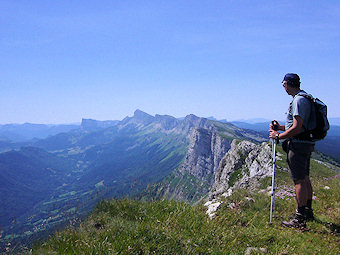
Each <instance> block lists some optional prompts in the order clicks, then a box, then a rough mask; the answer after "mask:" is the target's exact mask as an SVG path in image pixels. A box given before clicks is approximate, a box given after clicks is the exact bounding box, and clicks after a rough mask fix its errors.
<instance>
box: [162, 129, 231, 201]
mask: <svg viewBox="0 0 340 255" xmlns="http://www.w3.org/2000/svg"><path fill="white" fill-rule="evenodd" d="M189 141H190V143H189V148H188V151H187V154H186V157H185V160H184V162H183V164H182V165H181V166H180V167H179V169H178V170H176V171H174V173H173V174H172V175H171V176H170V177H169V178H168V179H167V180H166V181H164V182H163V183H162V184H159V186H158V187H156V190H157V191H156V193H157V197H158V198H161V197H162V198H164V197H165V198H169V199H176V200H184V201H188V202H192V201H197V200H199V199H201V198H202V197H203V196H205V195H206V194H208V192H209V190H210V189H211V187H212V185H213V183H214V177H215V173H216V171H217V169H218V166H219V163H220V161H221V159H222V158H223V156H224V155H225V154H226V152H227V151H228V150H229V149H230V144H231V140H228V139H225V138H223V137H221V136H219V135H218V134H217V132H216V131H214V130H209V129H205V128H199V127H196V128H192V129H191V131H190V135H189Z"/></svg>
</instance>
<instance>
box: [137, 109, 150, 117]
mask: <svg viewBox="0 0 340 255" xmlns="http://www.w3.org/2000/svg"><path fill="white" fill-rule="evenodd" d="M133 117H135V118H153V116H151V115H150V114H147V113H146V112H143V111H141V110H139V109H137V110H136V111H135V112H134V114H133Z"/></svg>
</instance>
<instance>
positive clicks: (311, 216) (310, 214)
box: [288, 207, 314, 221]
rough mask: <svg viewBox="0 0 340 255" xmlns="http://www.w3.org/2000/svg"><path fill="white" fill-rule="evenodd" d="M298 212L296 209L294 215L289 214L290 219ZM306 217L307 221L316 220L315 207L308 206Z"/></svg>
mask: <svg viewBox="0 0 340 255" xmlns="http://www.w3.org/2000/svg"><path fill="white" fill-rule="evenodd" d="M297 212H298V211H297V209H296V211H295V213H294V214H293V215H291V216H289V218H288V219H290V220H292V219H294V218H295V215H296V214H297ZM305 217H306V221H313V220H314V213H313V209H311V208H308V207H306V209H305Z"/></svg>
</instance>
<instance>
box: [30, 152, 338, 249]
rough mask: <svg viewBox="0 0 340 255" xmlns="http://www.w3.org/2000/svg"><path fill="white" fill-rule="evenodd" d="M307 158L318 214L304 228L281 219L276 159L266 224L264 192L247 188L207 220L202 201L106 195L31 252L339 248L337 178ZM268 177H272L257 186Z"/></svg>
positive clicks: (287, 201) (288, 207) (290, 202)
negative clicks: (272, 212) (109, 197)
mask: <svg viewBox="0 0 340 255" xmlns="http://www.w3.org/2000/svg"><path fill="white" fill-rule="evenodd" d="M278 150H279V152H282V151H281V148H278ZM311 164H312V165H311V168H312V171H311V177H312V181H313V184H314V191H315V194H314V195H315V200H314V202H313V207H314V211H315V214H316V218H317V221H314V222H309V223H308V230H307V231H301V230H296V229H286V228H283V227H281V226H280V222H281V220H283V219H286V218H287V217H288V216H289V215H291V213H292V212H293V211H294V210H295V201H294V197H291V194H292V193H293V190H292V185H291V182H290V180H289V177H288V173H287V172H285V171H283V170H282V169H283V168H285V167H286V163H285V160H284V159H282V160H278V164H277V169H278V170H277V184H278V188H277V194H278V195H279V196H278V197H277V198H276V210H275V215H276V217H275V218H274V224H273V225H268V221H269V207H270V198H269V197H268V196H267V195H265V194H264V193H250V192H249V191H247V190H239V191H237V192H235V193H234V194H233V195H232V196H231V197H229V198H226V199H225V200H224V201H223V204H222V205H221V207H220V209H219V210H218V212H217V216H216V217H215V218H214V219H213V220H209V219H208V217H207V216H206V214H205V210H206V208H205V207H203V206H202V205H196V206H192V205H188V204H185V203H181V202H174V201H159V202H140V201H133V200H111V201H103V202H101V203H99V204H98V206H97V208H96V209H95V210H94V212H93V213H92V215H91V216H90V217H89V218H88V219H87V220H86V221H84V222H83V223H82V224H81V225H80V226H79V227H78V228H74V227H69V228H68V229H67V230H64V231H61V232H58V233H56V234H55V235H54V236H53V237H52V238H51V239H50V240H49V241H47V242H46V243H43V244H40V245H37V246H35V247H34V249H33V254H154V253H155V254H244V252H245V250H246V249H247V247H262V248H266V249H267V250H268V253H269V254H339V253H340V248H339V247H340V246H339V243H340V238H339V232H338V231H339V225H340V212H339V208H340V203H339V200H338V198H339V194H340V185H339V184H340V180H339V179H338V178H333V177H332V176H334V175H336V174H337V173H338V169H335V170H332V169H330V168H328V167H327V166H325V165H323V164H320V163H318V162H316V161H314V160H312V163H311ZM268 183H270V178H268V179H266V180H264V181H263V187H266V186H267V185H268ZM325 186H328V187H329V189H327V188H326V189H325ZM246 196H248V197H251V198H253V199H254V200H255V202H252V201H248V200H247V199H245V197H246ZM230 203H234V204H235V207H234V208H233V209H231V208H230V207H229V206H228V205H229V204H230Z"/></svg>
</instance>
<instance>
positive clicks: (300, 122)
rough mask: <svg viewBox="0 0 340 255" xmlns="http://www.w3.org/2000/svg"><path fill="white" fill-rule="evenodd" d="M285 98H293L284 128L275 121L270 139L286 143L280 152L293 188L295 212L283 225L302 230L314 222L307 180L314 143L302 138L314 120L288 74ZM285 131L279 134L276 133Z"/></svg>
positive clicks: (297, 80)
mask: <svg viewBox="0 0 340 255" xmlns="http://www.w3.org/2000/svg"><path fill="white" fill-rule="evenodd" d="M282 83H283V87H284V88H285V90H286V92H287V94H288V95H290V96H292V97H293V100H292V101H291V103H290V105H289V109H288V112H287V119H286V125H280V124H279V123H278V122H277V121H274V125H273V124H270V129H269V131H270V134H269V137H270V138H273V139H276V140H277V141H279V140H281V139H285V140H284V142H283V143H282V148H283V149H284V150H285V152H286V153H287V162H288V166H289V173H290V177H291V178H292V180H293V182H294V185H295V194H296V202H297V209H296V212H295V214H294V215H293V216H292V217H291V218H290V219H289V220H288V221H283V222H282V225H283V226H286V227H296V228H304V227H306V221H307V220H313V219H314V215H313V210H312V196H313V188H312V184H311V182H310V179H309V165H310V157H311V153H312V152H313V150H314V145H315V142H313V141H311V140H310V139H308V138H306V137H303V135H301V134H302V133H303V132H304V131H305V130H309V129H310V127H311V128H313V126H315V125H316V120H315V117H313V116H314V115H313V114H312V113H313V109H312V104H311V103H310V101H309V100H308V99H307V98H305V97H303V96H300V95H299V93H305V94H306V92H305V91H303V90H301V89H300V77H299V76H298V75H297V74H294V73H288V74H286V75H285V76H284V79H283V81H282ZM276 130H278V131H284V132H282V133H279V132H278V131H276Z"/></svg>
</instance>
